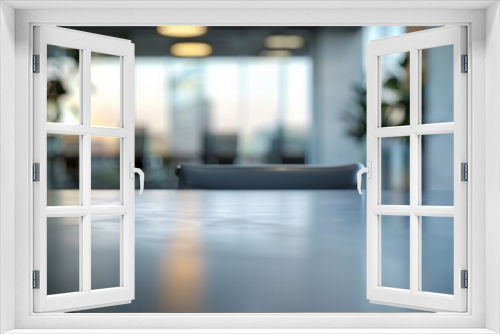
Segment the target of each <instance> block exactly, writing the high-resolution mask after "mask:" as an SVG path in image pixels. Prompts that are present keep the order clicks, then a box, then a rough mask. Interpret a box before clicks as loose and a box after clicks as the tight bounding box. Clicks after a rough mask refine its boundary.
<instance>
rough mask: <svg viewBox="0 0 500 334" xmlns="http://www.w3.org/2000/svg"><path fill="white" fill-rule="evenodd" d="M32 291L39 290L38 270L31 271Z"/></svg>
mask: <svg viewBox="0 0 500 334" xmlns="http://www.w3.org/2000/svg"><path fill="white" fill-rule="evenodd" d="M33 289H40V270H33Z"/></svg>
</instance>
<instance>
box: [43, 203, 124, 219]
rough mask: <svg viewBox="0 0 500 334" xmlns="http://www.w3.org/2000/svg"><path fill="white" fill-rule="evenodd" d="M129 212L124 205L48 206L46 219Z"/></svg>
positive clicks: (120, 214)
mask: <svg viewBox="0 0 500 334" xmlns="http://www.w3.org/2000/svg"><path fill="white" fill-rule="evenodd" d="M130 211H131V209H130V208H127V207H126V206H125V205H95V206H90V207H88V206H48V207H47V210H46V214H47V217H60V218H62V217H83V216H86V215H88V214H91V215H99V216H123V215H126V214H128V213H129V212H130Z"/></svg>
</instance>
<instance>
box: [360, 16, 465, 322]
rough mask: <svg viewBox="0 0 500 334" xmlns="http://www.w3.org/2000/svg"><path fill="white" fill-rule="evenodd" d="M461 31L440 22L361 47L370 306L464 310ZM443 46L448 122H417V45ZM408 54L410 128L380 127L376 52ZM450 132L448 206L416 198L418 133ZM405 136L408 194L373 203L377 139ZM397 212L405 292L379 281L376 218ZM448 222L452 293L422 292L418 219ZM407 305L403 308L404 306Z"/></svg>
mask: <svg viewBox="0 0 500 334" xmlns="http://www.w3.org/2000/svg"><path fill="white" fill-rule="evenodd" d="M466 34H467V32H466V28H465V27H464V26H458V25H457V26H448V27H440V28H435V29H429V30H425V31H420V32H415V33H411V34H403V35H398V36H393V37H387V38H383V39H378V40H374V41H371V42H370V43H369V44H368V46H367V52H366V53H367V78H366V82H367V108H368V109H367V129H366V133H367V134H366V142H367V150H366V151H367V165H368V166H369V168H370V169H371V170H370V172H369V173H370V174H371V177H369V178H367V208H366V210H367V217H366V220H367V232H366V233H367V235H368V239H367V250H368V251H367V263H368V266H367V295H368V299H369V300H370V301H371V302H374V303H380V304H386V305H393V306H402V307H408V308H416V309H422V310H431V311H439V310H441V311H443V310H448V311H456V312H464V311H465V310H467V304H466V302H467V289H464V288H462V286H461V285H462V284H461V270H466V269H467V249H466V246H467V205H466V203H467V184H468V182H464V181H461V178H460V166H461V163H467V130H466V124H467V122H466V116H467V76H468V74H467V73H461V72H462V71H461V68H462V58H461V56H462V55H466V54H467V38H466ZM445 45H451V46H452V48H453V53H452V54H453V58H452V61H453V63H452V69H453V70H452V71H453V83H452V84H453V99H454V103H453V122H448V123H434V124H423V123H422V99H421V98H422V92H421V87H422V86H421V83H422V50H424V49H431V48H435V47H440V46H445ZM406 52H407V53H408V55H409V59H410V66H409V81H410V110H409V113H410V125H407V126H389V127H382V120H381V107H380V106H381V104H382V100H381V96H382V94H381V88H380V87H381V84H382V68H381V65H382V60H381V59H382V57H383V56H386V55H391V54H398V53H406ZM445 133H452V134H453V148H454V150H453V162H452V165H453V168H452V170H450V171H449V172H451V173H452V174H453V175H454V177H453V189H454V192H453V193H454V196H453V197H454V205H453V206H430V205H422V203H421V195H422V194H421V190H422V184H421V176H422V171H421V169H422V152H421V149H422V138H423V136H424V135H431V134H445ZM397 137H399V138H403V137H406V138H408V139H409V153H410V169H409V178H410V191H409V197H410V198H409V204H408V205H387V204H384V203H382V200H381V190H382V187H381V183H382V182H381V175H382V168H383V166H382V165H381V157H380V155H381V145H382V144H381V142H382V140H383V138H397ZM389 215H395V216H405V217H408V220H409V230H410V235H409V255H410V261H409V268H408V269H409V289H397V288H391V287H385V286H383V285H382V282H381V281H382V279H381V278H382V270H381V268H382V267H381V264H382V261H384V259H383V256H382V253H381V251H380V250H381V244H382V242H383V241H382V235H381V233H382V228H381V226H382V221H383V217H384V216H386V217H387V216H389ZM424 216H431V217H452V219H453V227H454V228H453V231H454V233H453V240H454V242H453V248H454V251H453V291H454V293H453V294H451V295H448V294H442V293H431V292H426V291H423V290H422V256H421V254H422V253H421V252H422V233H421V229H422V217H424ZM407 305H411V306H407Z"/></svg>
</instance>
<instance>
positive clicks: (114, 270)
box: [91, 216, 121, 290]
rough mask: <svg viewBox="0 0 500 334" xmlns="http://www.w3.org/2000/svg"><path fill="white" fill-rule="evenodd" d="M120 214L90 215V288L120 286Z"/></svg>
mask: <svg viewBox="0 0 500 334" xmlns="http://www.w3.org/2000/svg"><path fill="white" fill-rule="evenodd" d="M120 220H121V217H120V216H92V227H91V229H92V236H91V237H92V251H91V253H92V284H91V285H92V289H93V290H94V289H104V288H114V287H119V286H120V233H121V221H120Z"/></svg>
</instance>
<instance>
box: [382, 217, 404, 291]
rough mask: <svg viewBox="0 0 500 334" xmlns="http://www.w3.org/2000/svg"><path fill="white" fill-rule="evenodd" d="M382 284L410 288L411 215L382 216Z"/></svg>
mask: <svg viewBox="0 0 500 334" xmlns="http://www.w3.org/2000/svg"><path fill="white" fill-rule="evenodd" d="M381 225H382V226H381V229H380V230H381V234H382V235H381V238H380V239H381V248H382V251H381V254H382V258H381V262H382V268H381V270H382V284H381V285H382V286H385V287H390V288H399V289H410V217H408V216H382V217H381Z"/></svg>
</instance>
